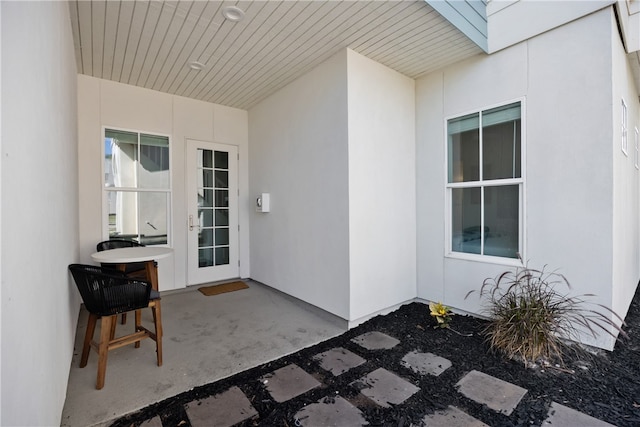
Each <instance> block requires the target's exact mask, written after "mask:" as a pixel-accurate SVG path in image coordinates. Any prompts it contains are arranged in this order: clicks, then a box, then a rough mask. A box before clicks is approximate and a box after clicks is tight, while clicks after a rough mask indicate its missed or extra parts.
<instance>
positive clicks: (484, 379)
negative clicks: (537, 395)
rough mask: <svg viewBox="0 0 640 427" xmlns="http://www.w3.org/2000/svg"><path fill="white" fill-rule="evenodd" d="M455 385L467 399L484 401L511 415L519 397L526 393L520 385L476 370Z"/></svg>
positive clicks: (496, 409) (492, 407) (518, 401)
mask: <svg viewBox="0 0 640 427" xmlns="http://www.w3.org/2000/svg"><path fill="white" fill-rule="evenodd" d="M456 386H457V387H458V391H460V393H462V394H463V395H465V396H466V397H468V398H469V399H471V400H475V401H476V402H478V403H484V404H485V405H487V406H488V407H489V408H491V409H493V410H494V411H498V412H502V413H503V414H505V415H511V413H512V412H513V410H514V409H515V408H516V406H518V403H520V399H522V397H523V396H524V395H525V394H526V393H527V390H525V389H523V388H522V387H518V386H517V385H515V384H511V383H508V382H506V381H502V380H500V379H498V378H494V377H492V376H491V375H487V374H484V373H482V372H478V371H471V372H469V373H468V374H467V375H465V376H464V377H463V378H462V379H461V380H460V381H458V384H456Z"/></svg>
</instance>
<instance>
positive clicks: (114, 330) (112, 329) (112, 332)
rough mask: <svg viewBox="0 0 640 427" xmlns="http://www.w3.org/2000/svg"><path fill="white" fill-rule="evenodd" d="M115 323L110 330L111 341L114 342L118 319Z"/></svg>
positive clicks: (112, 323)
mask: <svg viewBox="0 0 640 427" xmlns="http://www.w3.org/2000/svg"><path fill="white" fill-rule="evenodd" d="M114 319H115V320H114V321H113V322H111V328H110V330H109V341H112V340H113V339H114V338H115V337H116V324H117V323H118V321H117V319H116V318H115V317H114Z"/></svg>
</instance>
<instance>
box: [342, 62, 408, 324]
mask: <svg viewBox="0 0 640 427" xmlns="http://www.w3.org/2000/svg"><path fill="white" fill-rule="evenodd" d="M347 62H348V71H347V73H348V89H347V90H348V105H349V112H348V115H349V259H350V265H349V273H350V295H351V296H350V310H349V311H350V317H349V320H351V321H354V320H357V319H360V318H362V317H368V316H370V315H371V314H373V313H376V312H378V311H380V310H384V309H388V308H389V307H392V306H395V305H397V304H400V303H403V302H406V301H408V300H412V299H413V298H414V297H415V295H416V204H415V203H416V202H415V199H416V192H415V185H416V184H415V182H416V181H415V130H414V129H415V84H414V80H413V79H410V78H408V77H406V76H403V75H401V74H399V73H397V72H395V71H393V70H391V69H390V68H387V67H385V66H383V65H381V64H379V63H377V62H375V61H372V60H370V59H368V58H366V57H364V56H362V55H360V54H358V53H355V52H353V51H351V50H348V51H347Z"/></svg>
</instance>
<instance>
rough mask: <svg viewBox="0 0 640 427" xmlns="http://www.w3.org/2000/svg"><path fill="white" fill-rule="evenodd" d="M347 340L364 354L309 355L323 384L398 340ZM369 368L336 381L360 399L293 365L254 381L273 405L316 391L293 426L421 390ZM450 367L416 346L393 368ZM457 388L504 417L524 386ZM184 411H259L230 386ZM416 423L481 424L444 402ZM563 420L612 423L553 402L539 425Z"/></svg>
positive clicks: (219, 416) (481, 379)
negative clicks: (319, 370) (347, 380)
mask: <svg viewBox="0 0 640 427" xmlns="http://www.w3.org/2000/svg"><path fill="white" fill-rule="evenodd" d="M351 341H352V342H353V343H355V344H357V345H358V346H360V347H362V348H363V349H364V350H366V351H362V354H360V355H359V354H356V353H355V352H354V351H357V348H356V346H352V347H354V348H353V350H354V351H350V350H347V349H345V348H342V347H336V348H332V349H330V350H327V351H325V352H322V353H319V354H316V355H314V356H312V357H311V359H312V360H313V361H315V362H316V363H317V364H318V365H319V366H320V367H321V368H322V369H323V370H324V371H327V372H328V373H330V374H331V376H329V377H323V375H322V374H320V375H318V378H320V379H322V378H326V379H325V380H323V381H329V380H330V379H331V378H336V380H337V379H338V378H339V377H340V376H341V375H344V374H345V373H346V372H349V371H350V370H352V369H354V368H356V367H359V366H361V367H362V366H363V365H364V366H368V365H366V364H367V360H366V359H365V358H364V357H369V358H371V359H372V361H373V362H374V361H375V358H372V357H371V354H372V353H371V352H374V353H373V354H374V355H375V354H378V352H385V351H390V350H392V349H393V348H394V347H396V346H397V345H398V344H400V341H399V340H398V339H396V338H394V337H391V336H389V335H386V334H384V333H382V332H378V331H374V332H368V333H366V334H363V335H360V336H358V337H355V338H353V339H352V340H351ZM395 351H397V350H395ZM371 365H374V366H370V365H369V366H370V368H367V371H368V373H367V374H365V375H363V376H362V377H360V378H359V379H358V380H355V381H352V382H351V383H349V384H348V385H345V386H343V387H351V390H349V393H346V395H349V396H353V393H354V392H359V394H358V396H363V397H361V398H358V397H356V398H348V397H347V398H345V397H342V396H339V395H338V393H339V391H336V390H335V388H334V389H333V391H330V389H329V387H327V385H325V384H322V383H321V382H320V381H318V379H316V378H314V377H313V376H312V375H311V374H310V373H308V372H306V371H305V370H304V369H302V368H301V367H299V366H298V365H295V364H289V365H287V366H284V367H282V368H280V369H276V370H274V371H273V372H270V373H268V374H266V375H264V376H263V377H261V378H260V379H259V381H260V383H261V387H264V389H265V390H266V391H267V392H268V393H269V396H270V397H271V399H273V401H275V402H276V404H278V403H283V402H288V401H289V400H291V399H293V398H295V397H298V396H301V395H304V394H305V393H308V392H311V391H312V390H315V391H314V392H313V393H315V394H314V396H318V395H320V396H322V397H320V398H319V399H318V400H315V399H316V397H314V398H313V403H310V404H309V403H307V404H306V405H305V404H303V405H301V407H300V409H298V410H297V412H296V413H295V415H294V419H293V420H291V421H292V424H295V425H296V426H311V427H316V426H345V427H352V426H362V425H368V424H369V422H368V421H367V419H366V418H365V416H364V414H363V413H362V412H361V411H360V409H358V406H361V407H363V405H367V406H369V405H374V406H375V405H377V406H380V407H381V408H389V407H392V406H396V405H402V403H403V402H405V401H406V400H407V399H409V398H410V397H411V396H413V395H414V394H416V393H418V392H420V388H419V387H417V386H416V385H414V384H412V383H411V382H410V381H409V380H408V379H407V378H402V376H400V375H398V374H396V373H393V372H390V371H389V370H387V369H384V368H377V367H376V366H375V364H374V363H371ZM451 366H452V364H451V362H450V361H449V360H447V359H445V358H443V357H440V356H438V355H436V354H432V353H422V352H420V351H418V350H414V351H410V352H408V353H407V354H405V355H404V357H402V359H401V360H399V361H398V368H399V372H402V367H404V368H407V369H410V370H411V371H413V372H414V373H415V374H417V375H420V376H432V377H437V376H439V375H441V374H442V373H443V372H445V371H446V370H447V369H449V368H450V367H451ZM376 368H377V369H376ZM360 369H363V368H360ZM328 384H329V383H328ZM338 384H339V383H338ZM456 388H457V390H458V392H459V393H460V394H461V399H464V398H467V399H470V400H471V401H474V402H476V403H480V404H483V405H486V407H487V408H489V409H490V410H493V411H496V412H498V413H502V414H504V415H506V416H509V415H510V414H511V413H512V412H513V410H514V409H515V408H516V407H517V406H518V403H519V402H520V400H521V399H522V398H523V396H525V394H526V393H527V390H526V389H524V388H521V387H518V386H517V385H515V384H511V383H509V382H507V381H504V380H501V379H498V378H495V377H493V376H491V375H487V374H485V373H483V372H479V371H471V372H468V373H466V374H465V375H464V376H463V377H462V378H460V380H459V381H458V383H457V384H456ZM349 399H351V400H349ZM366 402H370V403H366ZM271 405H273V403H271ZM184 409H185V412H186V414H187V416H188V418H189V421H190V423H191V425H192V426H194V427H198V426H210V425H215V426H232V425H235V424H238V423H241V422H244V421H247V420H249V419H252V418H254V420H253V422H258V423H259V421H260V419H259V413H258V412H257V411H256V409H255V408H254V407H253V405H252V403H251V401H250V400H249V399H248V398H247V396H246V395H245V394H244V393H243V391H242V390H241V389H240V388H238V387H236V386H234V387H231V388H229V389H228V390H226V391H224V392H223V393H220V394H216V395H214V396H211V397H207V398H205V399H202V400H199V401H192V402H189V403H187V404H185V405H184ZM422 423H423V424H424V425H425V426H447V427H487V426H486V424H484V423H483V422H482V421H480V420H478V419H475V418H473V417H472V416H470V415H468V414H467V413H465V412H464V411H462V410H461V409H459V408H456V407H455V406H449V407H447V408H446V409H444V410H440V411H437V412H435V413H432V414H427V415H425V416H424V418H423V419H422ZM567 425H580V426H589V427H611V424H608V423H606V422H604V421H600V420H598V419H595V418H592V417H590V416H588V415H586V414H583V413H581V412H578V411H576V410H574V409H571V408H568V407H566V406H563V405H560V404H558V403H555V402H553V403H552V404H551V408H550V409H549V412H548V416H547V419H546V420H545V421H544V423H543V426H544V427H551V426H567ZM142 426H144V427H161V426H162V422H161V420H160V417H158V416H156V417H153V418H151V419H149V420H148V421H146V422H145V423H143V424H142Z"/></svg>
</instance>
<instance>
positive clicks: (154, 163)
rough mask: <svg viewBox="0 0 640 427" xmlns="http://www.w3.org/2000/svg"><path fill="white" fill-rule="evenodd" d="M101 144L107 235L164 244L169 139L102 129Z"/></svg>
mask: <svg viewBox="0 0 640 427" xmlns="http://www.w3.org/2000/svg"><path fill="white" fill-rule="evenodd" d="M104 143H105V160H104V168H105V181H104V188H105V192H106V198H107V206H108V210H107V218H106V221H107V224H108V225H107V226H108V229H109V236H110V237H120V238H131V239H135V240H138V241H140V243H143V244H147V245H149V244H150V245H153V244H167V243H168V231H167V224H168V212H170V209H169V200H170V197H169V195H170V188H169V183H170V180H169V177H170V167H169V164H170V163H169V138H168V137H166V136H158V135H149V134H143V133H138V132H130V131H122V130H113V129H106V130H105V142H104Z"/></svg>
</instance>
